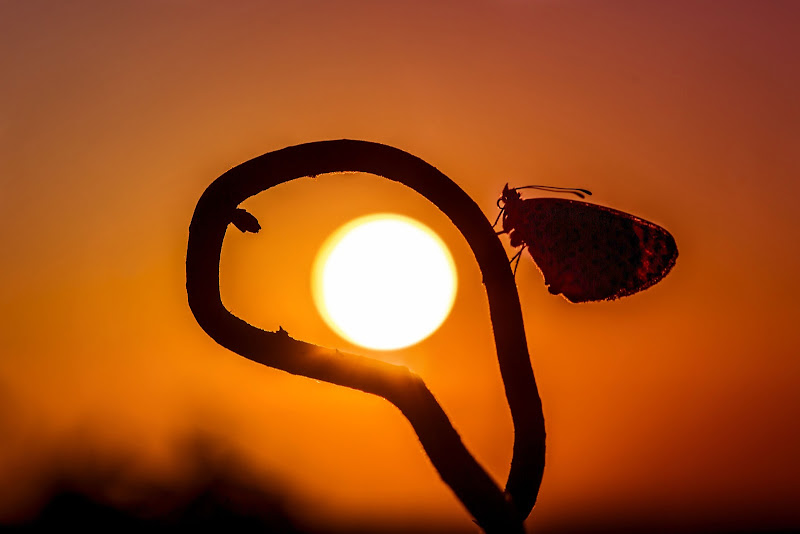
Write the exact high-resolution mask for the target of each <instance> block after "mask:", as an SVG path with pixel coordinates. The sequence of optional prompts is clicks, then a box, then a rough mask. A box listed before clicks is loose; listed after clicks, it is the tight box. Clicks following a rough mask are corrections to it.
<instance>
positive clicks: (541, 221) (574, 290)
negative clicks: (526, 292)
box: [494, 184, 678, 302]
mask: <svg viewBox="0 0 800 534" xmlns="http://www.w3.org/2000/svg"><path fill="white" fill-rule="evenodd" d="M521 189H538V190H541V191H548V192H554V193H569V194H573V195H575V196H577V197H579V198H581V199H583V198H586V195H591V192H590V191H588V190H586V189H579V188H567V187H556V186H546V185H531V186H524V187H517V188H509V187H508V184H506V185H505V187H504V188H503V193H502V196H501V197H500V198H499V199H498V200H497V205H498V207H499V208H500V213H499V214H498V216H497V219H496V220H495V222H494V225H495V226H496V225H497V223H498V222H500V220H501V218H502V230H500V231H498V232H497V233H498V235H501V234H508V235H509V241H510V243H511V246H512V247H522V248H521V249H520V250H519V251H518V252H517V253H516V254H515V255H514V257H512V258H511V261H512V262H514V261H516V264H515V265H514V273H515V274H516V271H517V266H518V265H519V260H520V257H521V255H522V252H523V251H524V250H525V249H527V250H528V252H529V253H530V255H531V257H532V258H533V260H534V262H535V263H536V265H537V266H538V267H539V270H540V271H541V272H542V275H543V276H544V280H545V284H546V285H547V289H548V291H550V293H552V294H554V295H558V294H561V295H563V296H564V297H565V298H566V299H567V300H569V301H570V302H589V301H598V300H613V299H616V298H620V297H624V296H627V295H632V294H634V293H637V292H639V291H642V290H644V289H647V288H648V287H650V286H652V285H654V284H656V283H658V282H659V281H660V280H661V279H663V278H664V277H665V276H666V275H667V274H668V273H669V272H670V270H671V269H672V267H673V266H674V265H675V261H676V260H677V257H678V247H677V245H676V244H675V239H674V238H673V237H672V235H671V234H670V233H669V232H668V231H667V230H665V229H664V228H662V227H661V226H658V225H657V224H654V223H652V222H649V221H646V220H644V219H641V218H639V217H636V216H634V215H631V214H629V213H625V212H622V211H619V210H615V209H612V208H608V207H605V206H600V205H597V204H591V203H589V202H582V201H578V200H569V199H563V198H530V199H523V198H522V196H521V195H520V193H519V191H520V190H521Z"/></svg>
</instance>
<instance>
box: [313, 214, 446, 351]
mask: <svg viewBox="0 0 800 534" xmlns="http://www.w3.org/2000/svg"><path fill="white" fill-rule="evenodd" d="M456 286H457V276H456V268H455V263H454V262H453V257H452V256H451V255H450V251H449V250H448V249H447V246H446V245H445V244H444V242H443V241H442V240H441V239H440V238H439V236H437V235H436V234H435V233H434V232H433V231H432V230H431V229H430V228H428V227H427V226H425V225H423V224H422V223H420V222H418V221H415V220H414V219H411V218H408V217H404V216H401V215H395V214H389V213H380V214H375V215H367V216H365V217H359V218H358V219H355V220H353V221H351V222H349V223H347V224H346V225H344V226H343V227H341V228H339V229H338V230H337V231H336V232H334V233H333V234H332V235H331V236H330V237H329V238H328V240H327V241H326V242H325V244H324V245H323V246H322V248H321V249H320V252H319V253H318V254H317V259H316V261H315V263H314V270H313V277H312V287H313V294H314V301H315V303H316V305H317V309H318V310H319V312H320V314H321V315H322V317H323V319H324V320H325V322H326V323H327V324H328V325H329V326H330V327H331V328H332V329H333V330H334V331H336V332H337V333H338V334H339V335H340V336H342V337H344V338H345V339H347V340H349V341H351V342H352V343H355V344H356V345H361V346H363V347H367V348H371V349H378V350H393V349H399V348H403V347H408V346H410V345H413V344H415V343H418V342H419V341H422V340H423V339H425V338H426V337H428V336H429V335H430V334H432V333H433V332H434V331H436V329H437V328H439V326H440V325H441V324H442V323H443V322H444V320H445V319H446V318H447V316H448V314H449V313H450V310H451V309H452V307H453V302H454V301H455V296H456Z"/></svg>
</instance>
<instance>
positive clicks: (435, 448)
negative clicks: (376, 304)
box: [186, 140, 545, 532]
mask: <svg viewBox="0 0 800 534" xmlns="http://www.w3.org/2000/svg"><path fill="white" fill-rule="evenodd" d="M341 171H360V172H365V173H371V174H375V175H379V176H383V177H385V178H388V179H390V180H394V181H397V182H400V183H402V184H404V185H406V186H408V187H410V188H412V189H414V190H415V191H417V192H418V193H420V194H421V195H423V196H424V197H426V198H427V199H428V200H430V201H431V202H432V203H433V204H434V205H436V207H437V208H439V209H440V210H441V211H442V212H443V213H444V214H445V215H447V216H448V217H449V218H450V220H451V221H452V222H453V224H455V225H456V227H457V228H458V229H459V231H460V232H461V233H462V234H463V235H464V237H465V238H466V240H467V242H468V244H469V246H470V247H471V249H472V251H473V253H474V255H475V258H476V260H477V261H478V264H479V266H480V269H481V272H482V274H483V281H484V284H485V285H486V291H487V294H488V298H489V309H490V316H491V321H492V327H493V330H494V338H495V346H496V349H497V357H498V361H499V364H500V372H501V376H502V379H503V383H504V385H505V392H506V397H507V399H508V404H509V407H510V409H511V415H512V419H513V423H514V434H515V435H514V455H513V459H512V462H511V469H510V472H509V477H508V481H507V484H506V488H505V492H503V491H501V490H500V489H499V488H498V487H497V485H496V484H495V483H494V481H493V480H492V479H491V477H490V476H489V475H488V474H487V473H486V472H485V471H484V470H483V468H481V466H480V465H479V464H478V463H477V462H476V461H475V459H474V458H473V457H472V456H471V455H470V453H469V452H468V451H467V449H466V448H465V447H464V445H463V443H462V441H461V438H460V437H459V436H458V433H457V432H456V431H455V429H454V428H453V426H452V425H451V423H450V421H449V420H448V418H447V416H446V415H445V413H444V411H443V410H442V408H441V406H439V404H438V403H437V402H436V399H435V398H434V397H433V395H432V394H431V392H430V391H429V390H428V388H427V387H426V386H425V384H424V382H423V381H422V379H420V378H419V377H418V376H416V375H415V374H413V373H412V372H410V371H409V370H408V369H406V368H405V367H399V366H395V365H390V364H387V363H384V362H380V361H377V360H373V359H369V358H364V357H362V356H357V355H354V354H347V353H342V352H339V351H335V350H331V349H326V348H322V347H317V346H315V345H312V344H309V343H305V342H302V341H298V340H295V339H292V338H291V337H289V336H288V334H287V333H286V332H284V331H282V330H280V331H278V332H268V331H264V330H261V329H258V328H256V327H254V326H252V325H250V324H248V323H246V322H245V321H243V320H241V319H239V318H238V317H236V316H234V315H233V314H231V313H230V312H229V311H228V310H227V309H226V308H225V306H224V305H223V304H222V300H221V297H220V291H219V264H220V253H221V251H222V242H223V240H224V238H225V232H226V229H227V227H228V224H229V223H230V222H231V221H232V220H233V219H234V217H235V211H236V209H237V207H238V205H239V204H240V203H241V202H243V201H244V200H246V199H247V198H249V197H251V196H253V195H256V194H258V193H260V192H262V191H264V190H266V189H269V188H270V187H273V186H275V185H278V184H281V183H284V182H287V181H290V180H293V179H296V178H301V177H304V176H317V175H321V174H325V173H331V172H341ZM186 289H187V293H188V299H189V306H190V307H191V309H192V312H193V313H194V316H195V318H196V319H197V322H198V323H199V324H200V326H201V327H202V328H203V330H205V331H206V332H207V333H208V334H209V335H210V336H211V337H212V338H213V339H214V340H215V341H217V343H219V344H220V345H222V346H224V347H226V348H228V349H229V350H231V351H233V352H236V353H237V354H240V355H242V356H244V357H246V358H249V359H251V360H253V361H256V362H259V363H262V364H264V365H268V366H270V367H275V368H276V369H281V370H283V371H286V372H289V373H293V374H296V375H301V376H306V377H309V378H313V379H316V380H325V381H327V382H331V383H334V384H339V385H342V386H347V387H349V388H353V389H358V390H361V391H365V392H367V393H372V394H375V395H379V396H381V397H383V398H385V399H387V400H388V401H389V402H391V403H393V404H394V405H395V406H397V407H398V408H399V409H400V411H401V412H402V413H403V414H404V415H405V416H406V418H407V419H408V420H409V422H410V423H411V425H412V426H413V428H414V430H415V431H416V433H417V436H418V437H419V439H420V442H421V443H422V446H423V447H424V449H425V452H426V453H427V454H428V456H429V458H430V459H431V462H432V463H433V465H434V466H435V467H436V469H437V470H438V472H439V474H440V476H441V477H442V479H443V480H444V481H445V482H446V483H447V484H448V485H449V486H450V487H451V488H452V490H453V491H454V492H455V494H456V495H457V496H458V498H459V499H460V500H461V502H462V503H463V504H464V506H465V507H466V508H467V509H468V510H469V512H470V513H471V514H472V515H473V517H474V518H475V520H476V522H477V523H478V524H479V525H480V526H481V527H482V528H483V529H484V530H485V531H486V532H523V531H524V529H523V526H522V522H523V521H524V520H525V518H526V517H527V516H528V515H529V513H530V511H531V509H532V508H533V505H534V504H535V502H536V496H537V494H538V491H539V485H540V483H541V479H542V472H543V469H544V452H545V432H544V417H543V415H542V406H541V401H540V399H539V393H538V390H537V387H536V381H535V379H534V376H533V370H532V369H531V365H530V357H529V355H528V347H527V343H526V340H525V331H524V327H523V322H522V311H521V309H520V303H519V297H518V295H517V288H516V284H515V282H514V277H513V274H512V272H511V268H510V266H509V263H508V258H507V256H506V254H505V251H504V249H503V247H502V245H501V243H500V240H499V239H498V238H497V236H496V235H495V232H494V230H493V229H492V227H491V224H490V223H489V221H488V220H487V219H486V217H485V216H484V214H483V212H482V211H481V210H480V208H479V207H478V206H477V205H476V204H475V202H474V201H473V200H472V199H471V198H470V197H469V196H468V195H467V194H466V193H465V192H464V191H462V190H461V189H460V188H459V187H458V186H457V185H456V184H455V183H454V182H453V181H451V180H450V179H449V178H447V177H446V176H445V175H444V174H442V173H441V172H440V171H438V170H437V169H436V168H434V167H432V166H431V165H429V164H427V163H426V162H424V161H422V160H421V159H419V158H417V157H415V156H412V155H410V154H408V153H406V152H403V151H402V150H398V149H396V148H392V147H389V146H386V145H381V144H377V143H370V142H366V141H352V140H337V141H321V142H315V143H307V144H303V145H298V146H294V147H289V148H285V149H282V150H278V151H275V152H270V153H268V154H264V155H262V156H259V157H257V158H254V159H252V160H250V161H247V162H245V163H242V164H241V165H239V166H237V167H234V168H233V169H231V170H229V171H228V172H226V173H225V174H223V175H222V176H220V177H219V178H217V179H216V180H215V181H214V182H213V183H212V184H211V185H210V186H209V187H208V189H206V191H205V192H204V193H203V195H202V197H201V198H200V200H199V201H198V203H197V207H196V208H195V212H194V216H193V217H192V222H191V225H190V227H189V246H188V250H187V255H186Z"/></svg>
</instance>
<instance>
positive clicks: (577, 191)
mask: <svg viewBox="0 0 800 534" xmlns="http://www.w3.org/2000/svg"><path fill="white" fill-rule="evenodd" d="M514 189H539V190H541V191H550V192H552V193H570V194H572V195H575V196H576V197H578V198H586V195H591V194H592V192H591V191H589V190H588V189H581V188H580V187H558V186H555V185H524V186H522V187H515V188H514Z"/></svg>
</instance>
